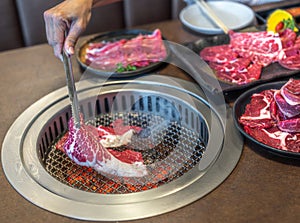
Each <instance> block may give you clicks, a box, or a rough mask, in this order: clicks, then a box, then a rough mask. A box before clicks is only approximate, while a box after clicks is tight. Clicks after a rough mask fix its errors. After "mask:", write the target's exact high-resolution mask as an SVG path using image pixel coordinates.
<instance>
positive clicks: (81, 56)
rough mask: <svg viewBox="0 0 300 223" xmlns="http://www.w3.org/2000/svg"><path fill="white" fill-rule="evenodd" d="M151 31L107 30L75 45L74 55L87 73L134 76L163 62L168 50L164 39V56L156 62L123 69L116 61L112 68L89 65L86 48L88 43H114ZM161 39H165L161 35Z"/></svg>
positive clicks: (146, 71) (151, 69)
mask: <svg viewBox="0 0 300 223" xmlns="http://www.w3.org/2000/svg"><path fill="white" fill-rule="evenodd" d="M153 33H154V32H153V31H147V30H136V29H133V30H119V31H113V32H107V33H104V34H101V35H97V36H95V37H92V38H90V39H88V40H86V41H84V42H83V43H82V44H80V45H79V46H76V56H77V61H78V63H79V65H80V67H81V68H82V70H83V71H87V72H88V73H93V74H96V75H99V76H101V77H113V78H119V77H130V76H135V75H139V74H145V73H148V72H150V71H153V70H155V69H158V68H159V67H160V66H161V65H163V64H164V62H163V61H164V60H165V59H166V58H167V57H168V55H169V50H168V48H167V46H166V44H165V41H163V44H164V46H165V48H166V58H165V59H163V60H160V61H157V62H150V63H149V64H148V65H144V66H136V67H134V69H127V67H126V68H125V69H123V67H121V68H120V67H119V64H118V63H115V65H114V66H115V67H114V68H113V69H102V68H98V67H95V66H91V64H90V63H89V62H88V61H87V60H86V58H85V54H86V49H87V48H88V47H89V46H90V44H98V43H104V45H105V43H114V42H118V41H122V40H125V41H126V40H131V39H133V38H135V37H137V36H139V35H151V34H153ZM162 40H165V39H164V38H163V37H162Z"/></svg>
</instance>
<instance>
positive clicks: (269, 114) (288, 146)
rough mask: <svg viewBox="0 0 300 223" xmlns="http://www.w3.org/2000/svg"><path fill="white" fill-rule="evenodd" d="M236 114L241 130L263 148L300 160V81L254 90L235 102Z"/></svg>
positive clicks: (283, 82) (284, 82)
mask: <svg viewBox="0 0 300 223" xmlns="http://www.w3.org/2000/svg"><path fill="white" fill-rule="evenodd" d="M233 112H234V122H235V125H236V126H237V128H238V129H239V131H240V132H241V133H242V134H243V135H244V136H245V137H246V138H248V139H250V140H251V141H252V142H254V143H256V144H257V145H259V146H260V148H263V149H265V150H267V151H268V152H272V153H275V154H277V155H281V156H285V157H292V158H297V159H298V158H300V80H297V79H293V78H291V79H289V80H288V81H280V82H273V83H266V84H263V85H260V86H257V87H255V88H252V89H250V90H248V91H246V92H245V93H243V94H242V95H241V96H240V97H239V98H238V99H237V100H236V101H235V103H234V108H233Z"/></svg>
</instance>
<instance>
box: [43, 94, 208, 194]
mask: <svg viewBox="0 0 300 223" xmlns="http://www.w3.org/2000/svg"><path fill="white" fill-rule="evenodd" d="M80 109H81V112H82V113H83V114H84V117H85V120H86V122H87V123H88V124H92V125H95V126H99V125H103V126H109V125H110V124H111V123H112V122H113V121H114V120H116V119H122V120H123V121H124V124H125V125H132V126H140V127H143V128H146V127H147V126H151V125H153V124H155V125H156V124H157V125H158V124H160V123H162V122H163V121H165V120H168V124H167V125H166V127H165V128H163V129H159V130H157V132H155V133H153V134H154V136H155V137H156V139H155V140H156V141H157V142H159V143H158V144H157V145H155V146H154V147H152V148H151V147H150V146H149V144H147V142H145V141H144V140H142V141H140V140H135V141H133V142H132V143H131V150H134V151H138V152H140V153H142V156H143V160H144V164H146V165H147V170H148V172H149V174H148V175H147V176H145V177H143V178H142V179H141V178H139V179H134V178H133V179H131V180H130V181H128V179H127V180H126V181H124V182H122V180H117V181H115V180H113V179H109V178H107V177H105V176H103V175H101V174H99V173H97V172H96V171H94V170H93V169H91V168H87V167H82V166H79V165H77V164H75V163H74V162H73V161H72V160H70V159H69V158H68V157H67V156H66V155H65V154H64V153H63V152H62V151H61V150H59V149H57V146H59V144H61V143H62V142H63V140H64V135H65V133H66V131H67V128H68V124H67V123H68V120H69V118H70V117H71V111H70V108H69V107H68V108H66V109H65V111H62V112H61V113H60V114H59V115H58V116H56V117H54V118H53V120H51V122H50V125H49V126H48V127H45V128H44V129H43V131H42V133H41V134H40V137H39V138H40V139H39V144H38V150H39V153H38V154H39V156H40V157H39V158H40V161H41V163H42V165H43V166H44V168H45V169H46V171H47V172H48V173H49V174H50V175H51V176H52V177H54V178H55V179H57V180H58V181H60V182H61V183H63V184H66V185H68V186H70V187H73V188H76V189H79V190H83V191H87V192H96V193H101V194H125V193H133V192H141V191H146V190H149V189H153V188H157V187H159V186H161V185H165V184H167V183H169V182H171V181H173V180H176V179H178V178H179V177H180V176H182V175H183V174H185V173H187V172H188V171H189V170H191V169H192V168H194V167H195V166H196V165H197V164H198V163H199V162H200V160H201V158H202V155H203V152H204V151H205V147H206V144H207V142H208V129H207V125H206V122H205V120H204V119H203V117H202V116H201V115H200V114H199V113H198V112H197V111H196V110H194V109H191V107H190V106H189V105H187V104H184V103H182V102H180V101H178V100H176V99H173V98H165V97H162V96H157V95H146V96H144V95H139V94H132V93H130V94H128V92H127V93H126V94H122V95H119V94H117V95H116V94H113V93H110V94H105V95H98V96H97V99H95V98H90V99H85V100H83V101H81V104H80ZM113 149H116V150H119V151H122V150H125V149H127V148H126V147H123V146H121V147H119V148H113Z"/></svg>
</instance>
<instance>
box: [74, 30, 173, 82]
mask: <svg viewBox="0 0 300 223" xmlns="http://www.w3.org/2000/svg"><path fill="white" fill-rule="evenodd" d="M76 51H77V52H76V55H77V60H78V62H79V64H80V67H81V68H82V69H84V70H87V71H89V72H90V73H94V74H97V75H100V76H102V77H128V76H133V75H138V74H143V73H146V72H149V71H152V70H154V69H156V68H158V67H159V66H161V65H162V64H163V61H164V60H165V59H166V58H167V56H168V49H167V46H166V45H165V41H164V38H163V37H162V34H161V31H160V30H159V29H156V30H154V31H153V32H152V31H146V30H119V31H113V32H108V33H104V34H101V35H98V36H95V37H93V38H91V39H88V40H87V41H85V42H84V43H83V44H81V45H80V46H79V47H77V49H76Z"/></svg>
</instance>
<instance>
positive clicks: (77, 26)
mask: <svg viewBox="0 0 300 223" xmlns="http://www.w3.org/2000/svg"><path fill="white" fill-rule="evenodd" d="M88 18H89V17H88ZM87 23H88V21H87V20H84V19H78V20H76V22H74V23H73V24H72V25H71V27H70V29H69V33H68V35H67V37H66V40H65V45H64V47H65V49H66V51H67V52H68V53H69V54H70V55H73V54H74V52H75V51H74V47H75V44H76V42H77V40H78V38H79V36H80V34H81V33H82V32H83V31H84V30H85V28H86V26H87Z"/></svg>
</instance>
